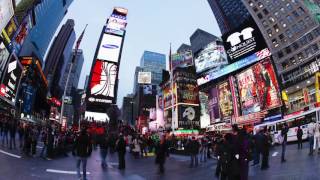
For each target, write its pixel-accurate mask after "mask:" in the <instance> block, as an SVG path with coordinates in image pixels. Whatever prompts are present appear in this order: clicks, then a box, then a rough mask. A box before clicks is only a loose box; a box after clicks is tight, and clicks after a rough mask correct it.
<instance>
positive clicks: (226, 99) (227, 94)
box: [217, 81, 233, 121]
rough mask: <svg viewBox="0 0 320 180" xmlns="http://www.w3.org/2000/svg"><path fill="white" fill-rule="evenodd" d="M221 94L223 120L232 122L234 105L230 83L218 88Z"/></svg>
mask: <svg viewBox="0 0 320 180" xmlns="http://www.w3.org/2000/svg"><path fill="white" fill-rule="evenodd" d="M217 89H218V93H219V103H218V104H219V110H220V118H221V120H223V121H225V120H230V119H231V116H232V115H233V104H232V94H231V88H230V84H229V82H228V81H224V82H222V83H221V84H219V85H218V86H217Z"/></svg>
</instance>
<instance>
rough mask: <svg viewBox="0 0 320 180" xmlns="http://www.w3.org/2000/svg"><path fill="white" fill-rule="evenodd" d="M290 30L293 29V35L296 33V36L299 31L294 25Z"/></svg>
mask: <svg viewBox="0 0 320 180" xmlns="http://www.w3.org/2000/svg"><path fill="white" fill-rule="evenodd" d="M292 29H293V31H294V33H296V34H298V33H299V31H300V29H299V27H298V26H297V25H296V24H294V25H293V26H292Z"/></svg>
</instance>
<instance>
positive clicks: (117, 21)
mask: <svg viewBox="0 0 320 180" xmlns="http://www.w3.org/2000/svg"><path fill="white" fill-rule="evenodd" d="M126 26H127V18H126V17H125V16H121V15H114V14H112V15H111V16H110V17H109V20H108V24H107V28H109V29H114V30H121V31H124V30H126Z"/></svg>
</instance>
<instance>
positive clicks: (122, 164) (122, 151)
mask: <svg viewBox="0 0 320 180" xmlns="http://www.w3.org/2000/svg"><path fill="white" fill-rule="evenodd" d="M116 149H117V151H118V159H119V167H118V168H119V169H125V168H126V161H125V155H126V142H125V141H124V138H123V135H122V134H120V135H119V139H118V141H117V142H116Z"/></svg>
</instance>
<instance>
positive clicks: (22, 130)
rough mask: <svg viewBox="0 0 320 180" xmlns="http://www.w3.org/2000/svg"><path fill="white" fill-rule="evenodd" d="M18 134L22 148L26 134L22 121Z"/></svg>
mask: <svg viewBox="0 0 320 180" xmlns="http://www.w3.org/2000/svg"><path fill="white" fill-rule="evenodd" d="M18 134H19V141H20V142H19V144H20V149H21V148H22V147H23V135H24V128H23V124H22V123H21V122H20V124H19V127H18Z"/></svg>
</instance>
